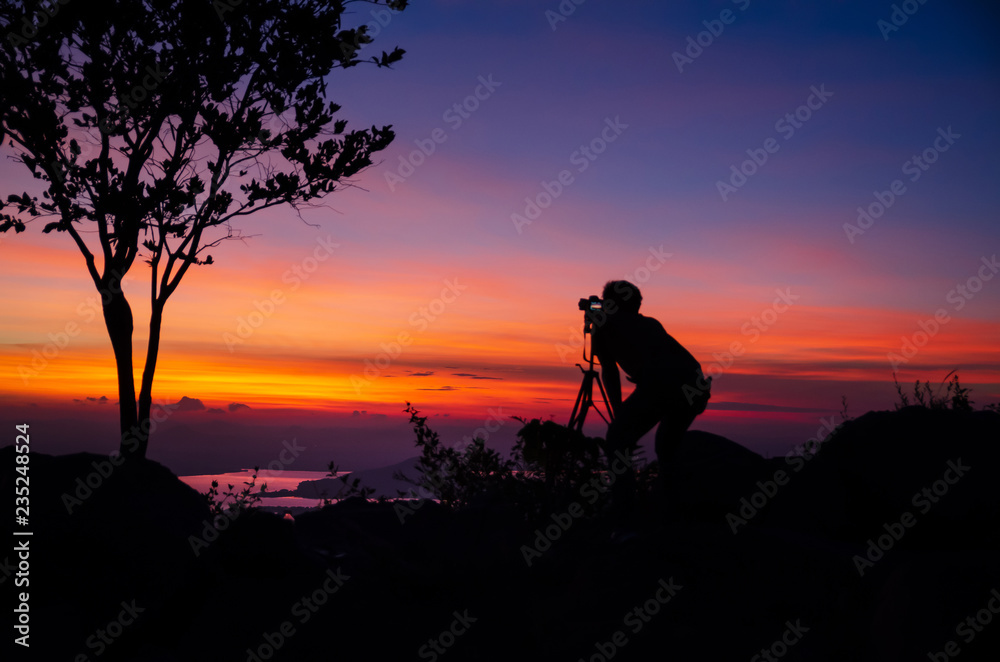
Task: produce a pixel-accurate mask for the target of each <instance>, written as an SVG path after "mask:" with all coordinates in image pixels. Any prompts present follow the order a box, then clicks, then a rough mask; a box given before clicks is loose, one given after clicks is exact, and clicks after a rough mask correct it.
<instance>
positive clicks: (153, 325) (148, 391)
mask: <svg viewBox="0 0 1000 662" xmlns="http://www.w3.org/2000/svg"><path fill="white" fill-rule="evenodd" d="M164 303H165V302H161V301H153V310H152V312H151V313H150V315H149V345H148V346H147V347H146V366H145V367H144V368H143V370H142V387H141V388H140V389H139V423H140V427H141V429H142V430H144V431H145V434H143V435H142V440H141V443H140V449H141V457H146V448H147V447H148V446H149V434H150V433H151V432H152V425H153V421H151V420H150V413H151V410H152V406H153V374H154V373H155V371H156V358H157V356H158V355H159V353H160V326H161V324H162V323H163V305H164Z"/></svg>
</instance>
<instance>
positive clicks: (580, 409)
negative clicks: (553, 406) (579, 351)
mask: <svg viewBox="0 0 1000 662" xmlns="http://www.w3.org/2000/svg"><path fill="white" fill-rule="evenodd" d="M593 298H595V299H596V297H593ZM584 301H585V300H581V302H580V303H581V304H583V302H584ZM581 307H582V305H581ZM592 310H593V308H591V309H586V310H584V313H583V360H584V361H586V362H587V364H588V366H587V369H586V370H585V369H584V368H583V366H582V365H580V364H579V363H577V364H576V367H577V368H579V369H580V372H582V373H583V383H582V384H580V392H579V393H577V395H576V403H575V404H574V405H573V413H572V414H570V417H569V427H570V428H571V429H574V430H577V431H578V432H579V431H582V430H583V422H584V421H585V420H586V418H587V411H589V410H590V409H591V408H593V409H594V410H595V411H596V412H597V414H598V415H599V416H600V417H601V418H602V419H604V422H605V423H607V424H609V425H610V424H611V421H613V420H614V418H615V416H614V413H613V412H612V411H611V404H610V403H609V402H608V394H607V393H606V392H605V391H604V382H602V381H601V376H600V375H599V374H598V373H597V371H596V370H594V352H593V349H591V352H590V355H589V356H588V355H587V335H588V334H590V336H591V342H593V331H594V321H593V318H592V317H591V314H592ZM595 382H596V383H597V388H598V389H599V390H600V392H601V399H602V400H603V401H604V408H605V409H606V410H607V412H608V415H607V416H605V415H604V412H602V411H601V410H600V408H599V407H598V406H597V403H595V402H594V383H595Z"/></svg>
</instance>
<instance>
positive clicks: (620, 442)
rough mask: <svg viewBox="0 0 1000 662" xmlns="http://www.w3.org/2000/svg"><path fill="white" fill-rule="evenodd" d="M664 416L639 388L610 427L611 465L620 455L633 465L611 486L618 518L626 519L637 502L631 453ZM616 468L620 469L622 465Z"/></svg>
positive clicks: (634, 391)
mask: <svg viewBox="0 0 1000 662" xmlns="http://www.w3.org/2000/svg"><path fill="white" fill-rule="evenodd" d="M661 416H662V412H661V411H659V410H658V409H657V402H656V401H655V400H653V399H651V398H650V397H649V396H648V394H647V393H646V392H645V391H644V390H642V389H641V388H639V387H636V388H635V390H633V391H632V394H631V395H629V396H628V397H627V398H626V399H625V400H624V401H623V402H622V405H621V407H619V409H618V413H617V414H616V415H615V419H614V420H613V421H612V422H611V425H609V426H608V438H607V444H606V446H605V454H606V455H607V458H608V464H609V465H611V466H615V465H616V463H615V459H616V457H617V456H616V452H619V451H620V452H621V453H622V455H624V456H625V457H626V458H629V460H630V463H629V466H628V468H627V471H626V472H625V473H624V474H620V475H616V476H615V482H614V484H613V485H612V486H611V497H612V508H613V511H612V512H613V513H614V515H615V516H616V517H618V518H624V517H627V516H628V515H629V514H630V513H631V511H632V506H633V501H634V499H635V489H636V488H635V471H634V469H633V468H632V465H631V458H632V451H633V450H634V449H635V447H636V444H638V443H639V439H640V438H642V435H644V434H646V433H647V432H649V431H650V430H652V429H653V426H654V425H656V423H657V422H658V421H659V420H660V417H661ZM617 466H621V464H620V463H618V464H617Z"/></svg>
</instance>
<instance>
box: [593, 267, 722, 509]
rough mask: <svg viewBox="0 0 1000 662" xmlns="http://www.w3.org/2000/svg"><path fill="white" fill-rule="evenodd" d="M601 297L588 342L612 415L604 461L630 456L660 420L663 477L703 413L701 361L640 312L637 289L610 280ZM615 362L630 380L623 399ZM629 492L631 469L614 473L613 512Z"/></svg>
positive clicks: (625, 505) (624, 505)
mask: <svg viewBox="0 0 1000 662" xmlns="http://www.w3.org/2000/svg"><path fill="white" fill-rule="evenodd" d="M601 298H602V299H603V308H604V313H605V314H606V318H605V319H604V320H603V322H602V323H601V324H600V325H598V324H596V323H595V325H594V330H593V337H592V339H591V340H592V349H593V353H594V355H595V356H596V357H597V359H598V361H600V363H601V377H602V380H603V381H604V387H605V389H606V390H607V394H608V400H610V404H611V411H612V412H613V413H614V420H613V421H612V423H611V425H610V426H609V427H608V437H607V449H606V452H607V454H608V461H609V462H611V461H612V460H613V459H614V456H615V455H616V454H617V452H621V453H622V454H624V455H625V456H626V457H630V454H631V452H632V450H633V449H634V448H635V447H636V445H637V444H638V442H639V438H640V437H642V436H643V435H644V434H646V433H647V432H649V431H650V430H651V429H652V428H653V426H654V425H656V424H657V423H659V424H660V427H659V428H658V429H657V430H656V457H657V459H659V461H660V476H661V481H663V479H664V476H665V474H666V472H668V471H669V470H671V469H673V468H674V467H675V465H676V460H677V452H678V449H679V446H680V442H681V439H682V438H683V437H684V433H685V432H686V431H687V429H688V427H689V426H690V425H691V423H692V422H693V421H694V419H695V417H696V416H697V415H698V414H700V413H702V412H703V411H705V406H706V404H707V403H708V398H709V397H710V396H709V388H710V382H711V380H710V379H709V380H708V382H706V381H705V380H704V376H703V374H702V372H701V364H699V363H698V361H697V360H695V358H694V357H693V356H692V355H691V353H690V352H689V351H687V350H686V349H684V346H683V345H681V344H680V343H679V342H677V341H676V340H675V339H674V338H673V337H672V336H671V335H670V334H669V333H667V332H666V330H665V329H664V328H663V325H662V324H660V323H659V322H658V321H657V320H655V319H653V318H652V317H646V316H645V315H642V314H640V313H639V306H640V304H641V303H642V295H641V294H640V293H639V288H638V287H636V286H635V285H633V284H632V283H629V282H628V281H624V280H615V281H609V282H608V283H607V284H606V285H605V286H604V292H603V294H602V295H601ZM619 366H621V369H622V370H624V371H625V374H626V375H627V376H628V378H629V380H630V381H632V382H634V383H635V389H634V390H633V391H632V393H631V395H629V396H628V398H626V399H625V400H624V401H622V387H621V378H620V377H619V375H618V367H619ZM634 492H635V484H634V474H633V473H632V472H631V471H629V472H627V474H626V475H624V476H618V477H616V480H615V484H614V486H613V487H612V495H613V497H614V499H613V500H614V501H616V502H617V505H616V506H615V510H616V512H617V514H619V515H622V516H624V515H625V514H627V512H628V511H629V510H630V507H631V501H632V497H633V495H634Z"/></svg>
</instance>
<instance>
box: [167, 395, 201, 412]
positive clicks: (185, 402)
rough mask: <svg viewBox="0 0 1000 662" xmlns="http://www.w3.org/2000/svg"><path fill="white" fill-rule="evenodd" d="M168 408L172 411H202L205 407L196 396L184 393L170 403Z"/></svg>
mask: <svg viewBox="0 0 1000 662" xmlns="http://www.w3.org/2000/svg"><path fill="white" fill-rule="evenodd" d="M169 408H171V409H173V410H174V411H202V410H203V409H205V405H204V404H203V403H202V401H201V400H199V399H198V398H189V397H187V396H186V395H182V396H181V399H180V400H179V401H178V402H175V403H174V404H172V405H170V407H169Z"/></svg>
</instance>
